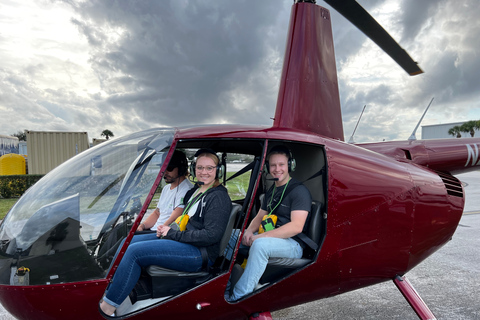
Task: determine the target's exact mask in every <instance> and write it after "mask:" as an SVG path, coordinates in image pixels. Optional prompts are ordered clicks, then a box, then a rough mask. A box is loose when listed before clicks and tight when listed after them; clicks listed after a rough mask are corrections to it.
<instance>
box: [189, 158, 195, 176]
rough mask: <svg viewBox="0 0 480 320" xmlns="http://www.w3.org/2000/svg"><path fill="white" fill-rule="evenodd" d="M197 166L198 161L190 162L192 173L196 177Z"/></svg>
mask: <svg viewBox="0 0 480 320" xmlns="http://www.w3.org/2000/svg"><path fill="white" fill-rule="evenodd" d="M195 166H196V163H195V161H192V162H191V163H190V175H191V176H192V177H193V178H195Z"/></svg>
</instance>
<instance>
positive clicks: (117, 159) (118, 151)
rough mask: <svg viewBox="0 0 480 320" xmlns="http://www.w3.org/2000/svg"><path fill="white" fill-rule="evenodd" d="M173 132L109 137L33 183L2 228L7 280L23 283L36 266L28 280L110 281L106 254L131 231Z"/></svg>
mask: <svg viewBox="0 0 480 320" xmlns="http://www.w3.org/2000/svg"><path fill="white" fill-rule="evenodd" d="M173 133H174V132H173V130H171V129H152V130H146V131H142V132H138V133H135V134H132V135H129V136H126V137H122V138H118V139H113V140H111V141H107V142H105V143H103V144H101V145H99V146H97V147H94V148H91V149H89V150H87V151H85V152H82V153H81V154H79V155H78V156H76V157H74V158H72V159H70V160H68V161H67V162H65V163H63V164H62V165H60V166H59V167H57V168H55V169H54V170H52V171H51V172H50V173H48V174H47V175H46V176H45V177H44V178H42V179H41V180H40V181H38V182H37V183H36V184H35V185H34V186H32V187H31V188H30V189H29V190H28V191H27V192H26V193H25V194H24V196H23V197H22V198H20V199H19V201H18V202H17V203H16V204H15V206H14V207H13V208H12V209H11V211H10V212H9V214H8V215H7V217H6V218H5V221H4V222H3V223H2V225H1V226H0V256H1V259H0V269H1V270H3V271H2V272H0V275H1V276H0V284H11V285H14V284H18V283H17V282H18V281H19V280H18V277H19V275H18V271H17V270H18V268H20V267H25V268H26V269H24V270H27V269H28V277H27V279H26V278H23V279H22V281H23V285H44V284H53V283H64V282H74V281H83V280H91V279H98V278H103V277H104V276H105V274H106V271H107V270H108V268H109V266H110V263H111V260H104V259H103V258H102V257H104V256H105V257H106V256H109V257H111V254H108V255H107V254H106V253H107V252H110V251H114V250H116V249H117V248H118V245H119V244H120V242H121V241H122V240H123V239H124V238H125V236H126V235H127V233H128V231H129V229H130V227H131V225H132V223H133V221H134V219H135V217H136V215H137V214H138V213H139V212H140V209H141V208H142V205H143V203H144V201H145V199H146V198H147V195H148V193H149V191H150V190H151V188H152V186H153V184H154V182H155V180H156V178H157V176H158V174H159V171H160V168H161V166H162V164H163V162H164V160H165V158H166V155H167V153H168V150H169V148H170V146H171V143H172V141H173ZM5 270H10V272H8V271H7V272H5ZM9 274H10V276H8V275H9ZM23 277H25V276H23ZM25 281H26V282H27V283H25Z"/></svg>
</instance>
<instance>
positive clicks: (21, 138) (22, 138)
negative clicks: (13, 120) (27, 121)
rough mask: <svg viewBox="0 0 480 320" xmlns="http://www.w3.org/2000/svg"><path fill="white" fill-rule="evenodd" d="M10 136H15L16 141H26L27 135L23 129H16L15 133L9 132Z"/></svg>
mask: <svg viewBox="0 0 480 320" xmlns="http://www.w3.org/2000/svg"><path fill="white" fill-rule="evenodd" d="M11 136H12V137H17V138H18V141H27V135H26V134H25V131H18V132H17V133H14V134H11Z"/></svg>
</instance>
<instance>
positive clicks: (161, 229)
mask: <svg viewBox="0 0 480 320" xmlns="http://www.w3.org/2000/svg"><path fill="white" fill-rule="evenodd" d="M168 230H170V227H169V226H164V225H160V226H158V227H157V237H159V238H163V237H165V236H166V235H167V233H168Z"/></svg>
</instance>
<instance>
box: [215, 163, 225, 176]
mask: <svg viewBox="0 0 480 320" xmlns="http://www.w3.org/2000/svg"><path fill="white" fill-rule="evenodd" d="M224 172H225V166H224V165H218V166H217V172H216V175H215V178H217V179H219V180H220V179H222V178H223V174H224Z"/></svg>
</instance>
